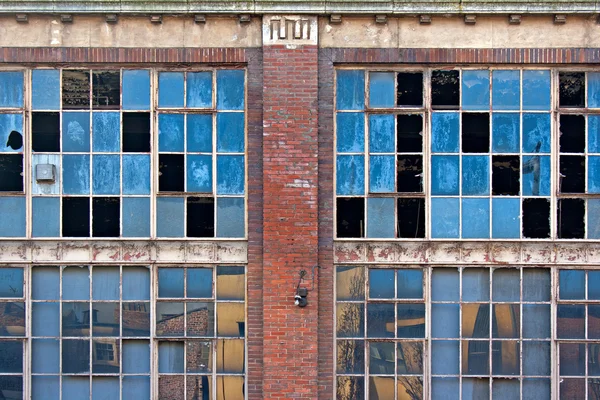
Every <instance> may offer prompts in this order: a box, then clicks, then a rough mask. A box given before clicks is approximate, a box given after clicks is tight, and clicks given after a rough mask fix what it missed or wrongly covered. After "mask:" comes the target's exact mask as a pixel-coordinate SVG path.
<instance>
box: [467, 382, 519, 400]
mask: <svg viewBox="0 0 600 400" xmlns="http://www.w3.org/2000/svg"><path fill="white" fill-rule="evenodd" d="M519 390H520V385H519V380H518V379H494V380H493V381H492V399H493V400H506V399H518V398H519ZM476 398H477V397H474V398H473V399H476Z"/></svg>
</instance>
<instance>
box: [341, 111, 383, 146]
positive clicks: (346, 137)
mask: <svg viewBox="0 0 600 400" xmlns="http://www.w3.org/2000/svg"><path fill="white" fill-rule="evenodd" d="M336 124H337V127H336V132H337V151H338V153H363V152H364V151H365V114H363V113H338V114H337V116H336ZM392 144H393V142H392ZM392 151H393V150H392Z"/></svg>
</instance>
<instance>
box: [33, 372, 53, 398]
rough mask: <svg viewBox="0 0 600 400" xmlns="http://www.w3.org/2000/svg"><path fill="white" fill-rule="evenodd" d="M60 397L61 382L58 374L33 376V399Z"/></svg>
mask: <svg viewBox="0 0 600 400" xmlns="http://www.w3.org/2000/svg"><path fill="white" fill-rule="evenodd" d="M58 398H60V383H59V379H58V376H43V375H42V376H40V375H35V376H32V377H31V400H45V399H58Z"/></svg>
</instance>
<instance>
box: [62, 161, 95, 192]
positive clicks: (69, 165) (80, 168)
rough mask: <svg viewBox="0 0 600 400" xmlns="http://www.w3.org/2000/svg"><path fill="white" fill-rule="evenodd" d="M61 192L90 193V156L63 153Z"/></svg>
mask: <svg viewBox="0 0 600 400" xmlns="http://www.w3.org/2000/svg"><path fill="white" fill-rule="evenodd" d="M62 169H63V193H64V194H89V193H90V156H89V155H63V159H62Z"/></svg>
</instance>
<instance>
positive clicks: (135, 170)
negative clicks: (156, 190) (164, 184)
mask: <svg viewBox="0 0 600 400" xmlns="http://www.w3.org/2000/svg"><path fill="white" fill-rule="evenodd" d="M123 194H150V156H149V155H129V154H124V155H123Z"/></svg>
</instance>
